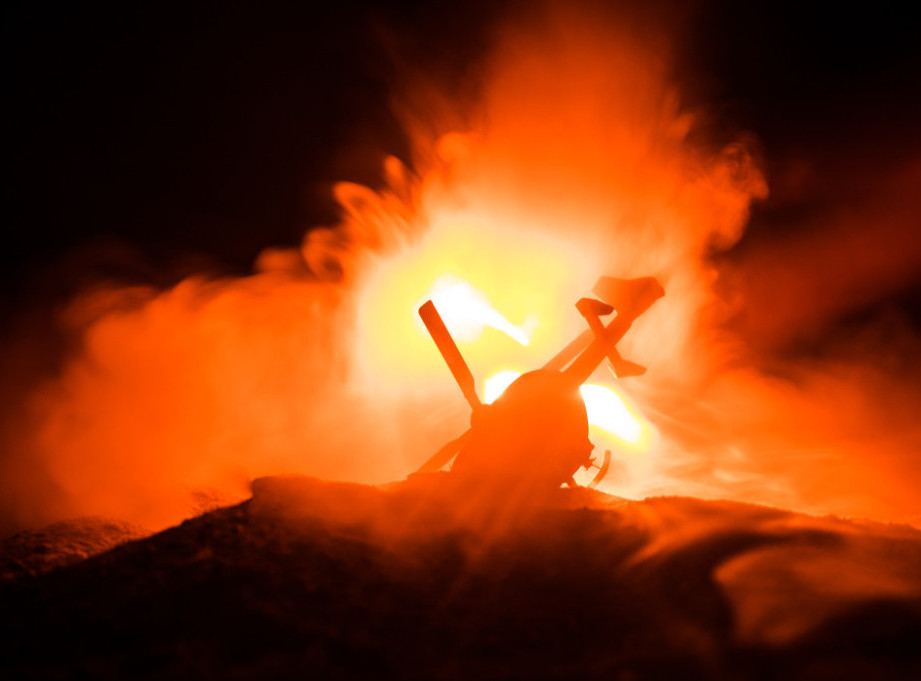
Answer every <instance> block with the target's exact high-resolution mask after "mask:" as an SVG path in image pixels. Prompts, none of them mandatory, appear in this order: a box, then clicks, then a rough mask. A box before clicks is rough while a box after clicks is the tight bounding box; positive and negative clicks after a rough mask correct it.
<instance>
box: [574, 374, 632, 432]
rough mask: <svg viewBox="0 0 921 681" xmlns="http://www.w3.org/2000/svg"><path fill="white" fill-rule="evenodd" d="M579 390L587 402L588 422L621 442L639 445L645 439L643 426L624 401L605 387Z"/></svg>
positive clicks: (585, 387) (594, 386) (597, 386)
mask: <svg viewBox="0 0 921 681" xmlns="http://www.w3.org/2000/svg"><path fill="white" fill-rule="evenodd" d="M579 390H580V391H581V393H582V399H583V400H585V409H586V411H588V422H589V423H590V424H592V425H593V426H598V427H599V428H601V429H602V430H606V431H607V432H609V433H611V434H612V435H616V436H617V437H619V438H620V439H621V440H626V441H627V442H629V443H631V444H635V445H636V444H639V443H640V440H641V439H642V437H643V424H641V423H640V422H639V421H638V420H637V418H636V417H635V416H634V415H633V414H632V413H630V410H629V409H628V408H627V405H626V404H624V401H623V400H622V399H621V398H620V397H619V396H618V395H617V393H615V392H614V391H613V390H611V389H610V388H605V387H604V386H603V385H592V384H588V385H583V386H582V387H581V388H579Z"/></svg>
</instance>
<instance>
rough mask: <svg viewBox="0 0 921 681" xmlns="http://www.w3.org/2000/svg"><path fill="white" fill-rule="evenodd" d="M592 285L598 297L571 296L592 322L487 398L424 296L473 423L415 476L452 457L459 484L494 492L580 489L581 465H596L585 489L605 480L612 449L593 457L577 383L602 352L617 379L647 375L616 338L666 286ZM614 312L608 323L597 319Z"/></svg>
mask: <svg viewBox="0 0 921 681" xmlns="http://www.w3.org/2000/svg"><path fill="white" fill-rule="evenodd" d="M592 291H593V293H594V294H595V295H596V296H598V299H594V298H581V299H579V301H578V302H576V309H577V310H578V311H579V313H580V314H581V315H582V316H583V317H584V318H585V320H586V322H587V323H588V327H589V328H588V329H587V330H586V331H584V332H583V333H582V334H580V335H579V336H578V337H577V338H575V339H574V340H573V341H572V342H570V343H569V344H568V345H567V346H566V347H565V348H563V349H562V350H561V351H560V352H559V353H557V354H556V355H555V356H554V357H553V358H552V359H551V360H550V361H548V362H547V363H546V364H545V365H544V366H543V367H541V368H540V369H537V370H534V371H529V372H527V373H524V374H522V375H521V376H519V377H518V378H517V379H515V381H514V382H512V383H511V384H510V385H509V386H508V387H507V388H506V389H505V391H504V392H503V393H502V394H501V395H500V396H499V397H498V398H496V400H495V401H494V402H493V403H492V404H484V403H483V402H482V401H481V400H480V398H479V396H478V395H477V392H476V385H475V382H474V378H473V374H472V373H471V371H470V368H469V367H468V365H467V362H466V361H465V360H464V358H463V355H461V353H460V350H459V349H458V347H457V344H456V343H455V342H454V339H453V338H452V337H451V334H450V332H449V331H448V329H447V327H446V326H445V324H444V321H443V320H442V318H441V315H440V314H439V313H438V310H437V308H436V307H435V304H434V303H433V302H432V301H431V300H428V301H426V302H425V303H424V304H423V305H422V306H421V307H420V308H419V316H420V317H421V318H422V321H423V323H424V324H425V327H426V329H427V330H428V332H429V335H430V336H431V337H432V340H433V341H434V342H435V345H436V346H437V347H438V350H439V352H440V353H441V355H442V357H443V358H444V360H445V362H446V363H447V365H448V368H449V369H450V371H451V374H452V375H453V376H454V379H455V381H456V382H457V384H458V386H459V387H460V389H461V392H462V393H463V395H464V397H465V398H466V400H467V402H468V403H469V404H470V407H471V410H472V413H471V418H470V428H469V429H468V430H467V431H466V432H465V433H464V434H463V435H461V436H460V437H458V438H455V439H453V440H451V441H450V442H448V443H446V444H445V445H444V446H443V447H442V448H441V449H439V450H438V451H437V452H436V453H435V454H434V455H433V456H432V457H431V458H429V459H428V460H427V461H426V462H425V463H424V464H423V465H422V466H421V467H420V468H419V469H418V470H417V471H416V473H417V474H423V473H434V472H436V471H438V470H440V469H442V468H443V467H444V466H446V465H447V464H448V463H450V461H451V460H452V459H454V464H453V466H452V467H451V476H452V477H453V478H454V479H455V480H457V481H459V482H461V483H462V484H465V485H476V486H480V487H486V486H491V487H494V488H496V489H497V491H498V490H500V489H503V488H507V487H508V485H509V484H514V485H515V486H516V487H517V488H520V489H525V490H527V491H533V492H535V493H539V492H547V491H550V490H553V489H557V488H559V487H561V486H562V485H564V484H565V485H567V486H569V487H577V486H578V485H577V483H576V481H575V478H574V475H575V473H576V472H577V471H578V470H579V469H580V468H585V469H586V470H588V469H591V468H597V469H598V471H597V473H596V474H595V476H594V478H593V479H592V482H591V483H590V485H589V486H590V487H593V486H595V485H597V484H598V483H599V482H600V481H601V479H602V478H604V476H605V474H606V473H607V471H608V468H609V466H610V460H611V453H610V451H606V452H605V454H604V458H603V460H602V462H601V463H600V464H599V463H597V462H596V461H595V459H593V458H592V456H591V454H592V451H593V449H594V445H593V444H592V442H591V440H590V439H589V437H588V434H589V429H588V415H587V412H586V408H585V402H584V401H583V399H582V395H581V394H580V392H579V388H580V386H582V384H583V383H585V381H586V380H588V378H589V376H591V374H592V373H593V372H594V371H595V369H596V368H597V367H598V366H599V364H601V362H603V361H604V360H605V358H607V360H608V362H609V363H610V366H611V368H612V370H613V372H614V374H615V376H617V377H618V378H625V377H628V376H639V375H641V374H643V373H645V371H646V369H645V367H642V366H640V365H639V364H635V363H633V362H630V361H628V360H625V359H624V358H623V357H621V355H620V353H619V352H618V350H617V343H618V342H619V341H620V340H621V339H622V338H623V337H624V335H626V333H627V332H628V331H629V330H630V328H631V326H632V325H633V322H634V321H635V320H636V319H637V318H638V317H639V316H640V315H642V314H643V313H644V312H645V311H646V310H647V309H649V307H650V306H651V305H652V304H653V303H654V302H655V301H657V300H658V299H659V298H661V297H662V296H664V295H665V290H664V289H663V288H662V285H661V284H660V283H659V282H658V280H657V279H655V278H654V277H641V278H638V279H618V278H615V277H601V278H600V279H599V280H598V282H597V283H596V284H595V286H594V287H593V289H592ZM615 312H616V315H615V317H614V318H613V320H612V321H610V322H609V323H608V324H604V323H603V322H602V317H606V316H607V315H610V314H612V313H615ZM509 481H514V482H509Z"/></svg>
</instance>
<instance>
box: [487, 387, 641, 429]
mask: <svg viewBox="0 0 921 681" xmlns="http://www.w3.org/2000/svg"><path fill="white" fill-rule="evenodd" d="M520 375H521V374H520V373H518V372H517V371H508V370H505V371H500V372H498V373H496V374H493V375H492V376H490V377H489V378H488V379H486V382H485V383H484V384H483V396H484V400H485V401H486V403H487V404H491V403H492V402H493V401H495V399H496V398H497V397H499V395H501V394H502V393H503V392H504V391H505V389H506V388H507V387H509V385H511V384H512V382H513V381H514V380H515V379H516V378H518V377H519V376H520ZM579 391H580V392H581V393H582V399H583V400H584V401H585V410H586V411H587V412H588V422H589V424H591V425H593V426H595V427H597V428H600V429H602V430H604V431H606V432H608V433H610V434H611V435H613V436H615V437H617V438H620V439H621V440H623V441H625V442H629V443H630V444H632V445H641V444H642V443H643V439H644V435H645V433H644V424H643V423H642V422H641V421H640V420H639V419H638V418H637V417H636V415H634V414H633V412H632V411H631V410H630V408H629V407H628V406H627V404H626V402H624V400H623V399H622V398H621V397H620V395H618V394H617V393H616V392H615V391H613V390H611V389H610V388H607V387H605V386H603V385H594V384H591V383H589V384H587V385H583V386H582V387H581V388H579Z"/></svg>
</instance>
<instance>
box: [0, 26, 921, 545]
mask: <svg viewBox="0 0 921 681" xmlns="http://www.w3.org/2000/svg"><path fill="white" fill-rule="evenodd" d="M664 38H665V36H664V35H662V34H661V33H660V32H658V31H655V30H652V29H650V28H649V27H645V26H642V25H639V24H638V23H634V22H629V21H627V20H625V19H623V18H620V19H615V18H612V17H600V16H594V15H590V16H585V15H581V14H578V13H575V12H571V11H565V10H559V11H548V12H543V13H537V14H536V15H535V16H534V17H531V18H528V19H526V20H519V21H517V22H515V26H514V28H509V27H505V28H503V29H502V30H501V31H497V40H496V44H495V47H494V50H493V52H492V54H491V56H490V58H489V60H488V62H487V64H488V68H486V69H485V76H484V78H485V80H484V82H483V84H482V88H481V90H480V93H481V94H480V99H479V101H477V102H476V103H475V104H473V105H471V104H470V103H469V102H463V103H458V105H457V106H458V107H459V108H463V110H464V111H466V112H469V113H468V115H467V116H466V117H465V120H466V121H467V125H466V127H465V128H464V129H458V130H453V131H449V130H448V129H449V128H450V127H451V125H452V121H446V120H427V117H431V116H437V115H436V114H434V113H432V112H434V111H437V110H439V109H438V107H436V106H432V107H431V109H430V110H425V109H424V108H420V109H418V110H415V111H413V112H412V116H410V117H408V118H410V119H412V120H414V121H416V123H415V124H413V127H412V129H411V130H410V131H409V132H410V134H411V135H412V136H413V137H414V139H415V141H416V148H417V150H418V154H419V156H418V158H417V159H415V163H414V166H415V168H416V173H413V172H410V171H408V170H406V168H404V167H403V166H402V165H401V164H400V163H399V162H398V161H396V160H395V159H391V160H390V161H388V164H387V168H386V175H387V180H388V186H387V187H385V188H383V189H380V190H378V191H375V190H371V189H368V188H365V187H360V186H357V185H354V184H342V185H340V186H338V187H337V189H336V196H337V199H338V200H339V202H340V204H341V205H342V221H341V223H340V224H338V225H335V226H331V227H328V228H319V229H314V230H311V231H310V232H309V233H308V234H307V235H306V237H305V239H304V243H303V247H302V248H301V249H300V250H299V251H285V250H272V251H266V252H265V253H264V254H263V256H262V257H261V258H260V260H259V262H258V263H257V272H256V273H255V274H253V275H252V276H250V277H246V278H242V279H230V280H218V281H212V280H206V279H204V278H190V279H188V280H186V281H184V282H183V283H181V284H180V285H178V286H177V287H175V288H173V289H170V290H167V291H158V290H151V289H130V290H126V289H119V288H114V289H107V290H93V291H88V292H86V293H85V294H84V295H82V296H80V297H79V298H78V299H76V300H75V301H73V304H72V306H71V308H70V309H69V310H68V311H67V314H66V317H65V319H66V323H67V324H69V325H70V328H72V329H75V330H77V331H78V332H79V333H80V334H81V336H82V339H83V343H82V346H81V347H80V349H79V351H78V352H77V353H76V354H75V355H74V356H73V357H72V358H71V360H70V362H69V363H68V365H67V366H66V367H65V369H64V371H63V372H62V373H61V375H60V376H58V377H56V378H55V379H54V380H52V381H50V382H48V383H46V384H44V385H41V386H39V387H38V388H37V389H36V390H35V391H34V392H33V394H32V395H31V396H30V398H29V411H28V413H29V420H28V421H27V422H25V423H23V427H22V429H21V431H20V432H18V433H17V434H16V436H15V438H13V439H12V440H11V441H10V442H9V443H7V444H8V450H9V451H10V452H13V453H12V454H11V455H10V456H8V457H7V459H5V464H4V465H5V467H6V470H5V471H4V475H3V485H4V488H3V489H2V490H0V492H2V494H3V495H5V496H6V497H7V498H8V499H10V500H12V501H8V506H9V508H10V509H11V511H10V512H11V513H12V514H13V516H14V522H18V523H19V524H29V523H36V522H41V521H46V520H50V519H53V518H55V517H61V516H65V515H75V514H102V515H110V516H115V517H120V518H126V519H131V520H135V521H138V522H141V523H145V524H147V525H149V526H151V527H156V526H162V525H165V524H167V523H172V522H176V521H178V520H180V519H181V518H183V517H185V516H186V515H188V514H190V513H191V512H193V511H195V510H197V508H198V507H197V506H196V505H195V504H196V502H195V501H194V499H195V498H196V497H194V494H195V493H198V497H197V498H198V499H199V500H201V499H203V498H213V499H216V500H222V499H223V500H228V499H234V498H239V497H242V496H244V495H245V494H246V490H247V487H246V486H247V483H248V481H249V480H250V479H251V478H253V477H255V476H259V475H267V474H276V473H286V472H301V473H305V474H310V475H315V476H320V477H325V478H331V479H347V480H355V481H360V482H369V483H382V482H386V481H389V480H395V479H400V478H402V477H404V476H405V475H406V474H407V473H409V472H411V471H412V470H414V469H415V468H416V467H417V466H418V465H419V464H421V463H422V462H423V461H424V460H425V459H426V458H427V457H428V456H429V455H430V454H431V453H432V451H433V450H434V449H435V448H437V447H438V446H439V445H440V444H441V443H442V442H443V441H444V440H445V439H447V438H450V437H454V436H456V435H458V434H459V433H460V432H462V430H463V429H464V428H465V427H466V425H467V419H468V414H467V411H466V407H465V404H464V402H463V399H462V397H461V396H460V394H459V391H457V389H456V387H455V386H454V384H453V382H452V380H451V377H450V374H449V373H448V371H447V369H446V368H445V367H444V365H443V362H442V361H441V358H440V357H439V356H438V353H437V350H436V349H435V348H434V346H433V344H432V343H431V342H430V340H429V339H428V337H427V336H426V334H425V330H424V328H423V327H422V326H421V324H420V323H419V322H418V320H417V317H416V308H417V307H418V305H419V304H420V303H421V302H422V301H424V300H425V299H426V298H427V297H435V298H436V299H438V302H439V307H440V308H442V311H443V313H444V314H445V317H446V320H447V321H448V323H449V326H451V327H452V331H454V332H455V333H456V334H457V339H458V342H459V346H460V348H461V350H462V352H463V353H464V355H465V357H466V358H467V360H468V362H469V364H470V366H471V368H472V370H473V372H474V375H475V376H476V377H477V379H478V380H479V381H480V382H481V385H482V382H483V381H485V380H486V379H487V378H488V377H490V376H492V375H494V374H496V373H497V372H500V371H517V372H522V371H527V370H529V369H533V368H536V367H538V366H540V365H541V364H542V363H543V362H544V361H546V360H547V359H548V358H549V357H551V356H552V355H553V354H554V353H555V352H557V351H558V350H559V349H560V348H562V347H563V345H565V343H567V342H568V341H569V340H571V338H572V337H573V336H574V335H576V334H577V333H579V332H581V331H582V330H583V329H584V325H585V323H584V320H583V319H582V318H581V317H580V316H579V315H578V313H577V312H576V311H575V309H574V307H573V303H574V302H575V301H576V300H577V299H578V298H579V297H581V296H585V295H589V294H590V291H591V287H592V284H593V283H594V281H595V279H596V278H597V277H598V276H599V275H602V274H609V275H613V276H618V277H627V278H629V277H634V276H646V275H651V276H656V277H658V278H659V279H660V280H661V281H662V283H663V285H664V286H665V290H666V296H665V298H663V299H662V300H661V301H659V302H658V303H656V305H654V306H653V307H652V308H651V309H650V310H649V311H648V312H647V313H646V314H645V315H643V317H642V318H641V319H640V320H639V321H638V322H637V324H636V325H635V327H634V328H633V329H632V330H631V332H630V333H629V334H628V335H627V336H626V338H625V339H624V341H623V342H622V343H621V344H620V349H621V352H622V354H623V355H624V357H626V358H628V359H630V360H632V361H635V362H638V363H640V364H643V365H645V366H647V367H648V373H647V374H646V375H644V376H642V377H639V378H632V379H627V380H625V381H622V382H620V383H617V384H616V386H615V382H614V380H613V378H612V377H611V376H610V374H605V373H604V371H603V370H601V371H600V372H599V374H598V376H597V378H598V381H593V383H599V384H602V385H599V386H586V390H587V391H588V392H589V393H591V392H593V391H597V390H608V391H609V392H608V393H604V394H596V397H595V398H593V399H592V400H590V401H589V404H590V405H592V404H593V403H599V402H598V400H600V401H601V402H600V403H603V402H604V400H609V402H610V398H609V397H607V395H609V394H610V395H612V396H615V399H614V401H613V402H610V406H609V407H608V408H607V410H605V409H604V408H603V407H602V411H601V413H600V414H598V419H599V420H601V421H604V419H605V418H608V419H611V418H615V419H616V418H617V413H616V412H617V410H620V409H623V410H624V413H625V414H627V415H629V416H630V418H628V419H627V420H626V423H627V424H628V425H627V426H626V428H627V431H626V432H627V433H628V434H627V435H623V434H621V437H620V438H615V439H614V440H619V442H617V441H614V440H612V441H611V442H610V443H608V444H604V443H603V444H601V445H600V446H601V447H604V446H610V447H611V448H612V449H614V450H615V452H614V458H615V461H616V463H615V465H614V466H613V467H612V474H611V476H610V478H609V480H608V481H607V482H606V483H605V484H606V487H605V489H607V490H608V491H611V492H614V493H620V494H626V495H631V496H645V495H649V494H662V493H668V494H695V495H700V496H708V497H727V498H735V499H741V500H749V501H758V502H763V503H774V504H781V505H785V506H788V507H793V508H799V509H805V510H816V511H834V512H844V513H854V514H866V515H876V516H880V517H900V518H903V517H906V516H908V515H910V514H912V513H917V511H918V504H917V502H916V501H914V500H913V499H911V498H910V496H909V495H908V493H907V491H903V490H906V487H905V486H903V485H894V487H893V492H892V494H891V495H890V496H889V497H888V498H887V499H885V500H883V499H881V498H880V496H879V495H878V491H879V489H880V487H881V486H885V485H887V484H888V482H891V481H894V480H898V479H899V478H898V476H899V475H901V474H902V472H903V471H902V469H901V468H900V464H899V463H898V462H897V461H895V462H893V463H892V465H891V466H889V468H888V469H886V470H885V471H881V470H875V469H874V470H875V472H874V474H873V476H872V479H870V478H867V477H866V476H865V475H864V473H865V472H866V470H868V469H865V468H863V467H861V466H859V465H855V464H854V460H853V458H852V453H853V448H854V445H853V441H848V442H845V441H844V440H845V438H846V434H845V433H843V432H842V431H837V430H836V424H837V423H840V418H839V414H838V413H837V412H836V409H835V407H834V406H831V405H829V404H828V403H823V402H822V398H823V397H824V396H827V395H829V394H833V395H836V396H837V397H835V400H837V399H838V398H839V397H840V396H841V395H842V394H851V393H852V392H859V388H850V387H847V388H845V389H844V390H843V391H842V390H839V389H838V388H839V387H840V385H839V384H838V383H836V381H835V380H832V379H830V378H825V379H822V378H815V379H811V380H812V381H813V385H812V386H808V387H807V390H805V391H801V390H797V389H794V388H793V387H792V385H790V384H787V383H784V382H782V381H780V380H778V379H768V378H766V377H764V376H763V375H762V374H760V373H759V372H757V371H756V370H754V369H752V368H746V367H747V357H746V353H745V350H744V348H743V347H742V346H741V345H740V344H739V343H738V341H737V340H735V339H734V338H733V337H732V336H731V335H729V334H728V333H726V332H724V331H722V330H721V329H720V324H721V323H722V322H723V321H725V319H726V317H727V315H728V314H729V312H730V311H731V309H730V308H729V306H728V304H727V303H726V302H725V300H724V299H722V298H719V297H717V296H716V295H715V293H714V288H715V285H716V282H717V280H718V271H717V269H716V267H715V266H714V265H713V264H712V263H711V261H710V257H711V255H712V254H713V253H714V252H718V251H719V250H720V249H725V248H728V247H729V246H731V245H732V244H733V243H735V241H736V240H737V239H738V238H739V237H740V235H741V234H742V231H743V229H744V226H745V223H746V220H747V217H748V211H749V207H750V205H751V203H752V201H754V200H756V199H758V198H759V197H764V196H766V193H767V186H766V183H765V181H764V179H763V177H762V174H761V173H760V171H759V169H758V167H757V165H756V164H755V163H754V162H753V160H752V157H751V155H750V153H749V152H748V150H747V149H746V147H745V145H744V144H741V143H732V144H729V145H728V146H721V147H716V146H713V145H712V144H710V143H709V142H708V141H707V139H706V136H705V135H704V134H703V130H702V127H701V125H700V124H701V121H700V120H699V119H698V115H695V114H694V113H691V112H688V111H685V110H684V109H683V108H682V101H681V92H680V89H679V87H678V84H676V83H674V82H673V81H672V77H671V72H670V66H669V54H668V52H667V49H666V47H667V41H665V39H664ZM416 99H417V100H418V98H416ZM419 121H424V123H425V125H422V124H419ZM433 129H435V130H442V131H443V132H445V133H446V134H443V135H440V136H438V138H437V139H432V138H431V136H430V135H428V133H427V132H426V131H427V130H433ZM256 227H257V226H254V228H256ZM460 300H464V301H467V302H466V303H465V304H466V305H468V307H463V306H462V305H461V304H460V302H459V301H460ZM470 306H472V308H471V307H470ZM471 309H472V310H473V311H472V312H471ZM484 311H485V312H486V314H484ZM823 380H824V381H827V382H828V383H829V384H827V385H821V386H816V385H815V384H816V383H821V382H822V381H823ZM846 385H848V386H850V385H851V384H846ZM614 387H616V388H617V390H619V391H620V397H617V396H616V395H615V393H613V392H610V389H612V388H614ZM844 399H847V398H846V397H845V398H844ZM855 404H856V403H855ZM593 409H594V408H593V407H592V406H590V411H592V410H593ZM851 410H852V411H854V412H859V408H858V407H856V406H855V405H851ZM625 418H626V417H625ZM630 419H632V421H631V420H630ZM631 423H634V424H636V425H629V424H631ZM599 425H601V426H602V427H609V426H604V424H603V423H601V424H599ZM610 427H613V426H610ZM631 428H634V429H638V430H635V431H630V429H631ZM630 432H633V435H629V433H630ZM656 432H657V433H658V435H656V436H653V434H654V433H656ZM595 435H597V433H596V432H595V431H594V430H593V437H595ZM624 441H627V442H632V444H633V445H637V443H642V446H634V447H632V448H631V447H630V446H626V445H624ZM893 456H895V455H893ZM816 457H820V459H821V460H820V461H817V459H816ZM829 470H833V473H832V474H831V478H832V480H831V482H829V478H828V477H827V474H828V471H829ZM893 471H897V472H896V473H894V474H893V473H892V472H893ZM823 474H824V475H825V477H823ZM37 478H42V479H46V478H47V479H50V480H52V481H53V488H54V490H55V492H54V494H45V495H38V496H36V495H35V494H34V493H30V492H29V491H28V490H29V489H30V483H31V482H32V481H34V480H35V479H37ZM31 489H35V488H34V486H33V487H31Z"/></svg>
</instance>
